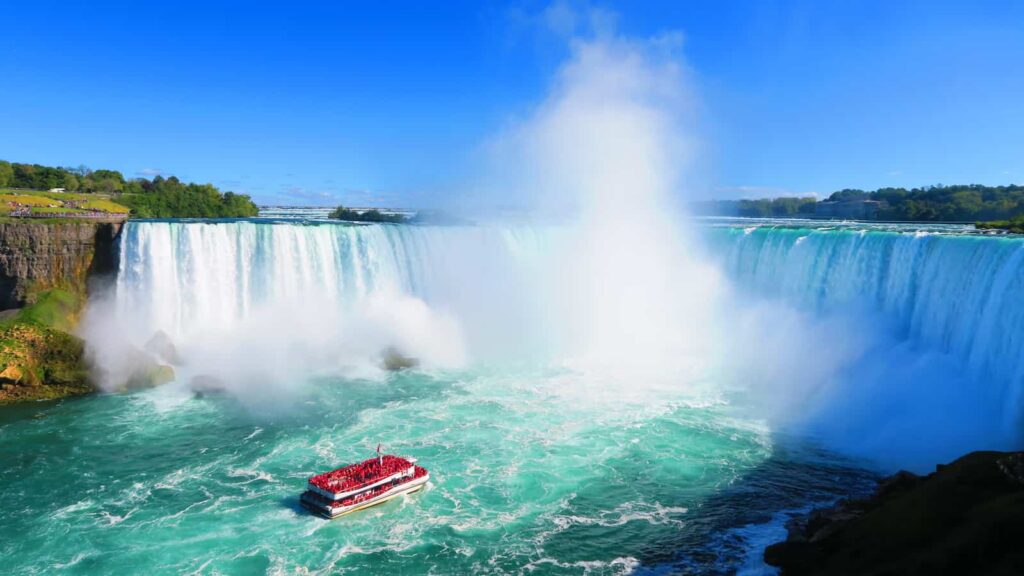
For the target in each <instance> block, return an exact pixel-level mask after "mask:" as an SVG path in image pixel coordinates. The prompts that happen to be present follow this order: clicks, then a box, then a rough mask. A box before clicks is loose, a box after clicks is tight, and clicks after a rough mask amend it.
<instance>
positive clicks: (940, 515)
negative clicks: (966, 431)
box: [764, 452, 1024, 576]
mask: <svg viewBox="0 0 1024 576" xmlns="http://www.w3.org/2000/svg"><path fill="white" fill-rule="evenodd" d="M1021 478H1024V452H1014V453H1005V452H973V453H971V454H968V455H966V456H964V457H962V458H960V459H958V460H956V461H954V462H952V463H950V464H948V465H945V466H939V467H937V469H936V471H935V472H934V473H932V474H929V475H928V476H923V477H922V476H917V475H915V474H911V473H910V472H899V473H897V474H895V475H893V476H890V477H888V478H886V479H884V480H882V481H881V482H879V485H878V488H877V490H876V491H875V494H874V495H872V496H871V497H869V498H864V499H851V500H844V501H841V502H839V503H837V504H836V505H835V506H832V507H830V508H824V509H817V510H814V511H812V512H811V513H810V514H808V515H806V516H804V517H801V518H796V519H794V520H792V521H791V522H790V523H789V524H787V529H788V537H787V538H786V540H785V541H784V542H779V543H776V544H772V545H771V546H769V547H768V548H767V549H766V550H765V552H764V560H765V562H766V563H768V564H770V565H772V566H776V567H778V568H780V569H781V573H782V574H783V575H784V576H786V575H805V574H806V575H818V574H821V575H824V574H920V575H924V574H1007V575H1009V574H1024V547H1021V546H1020V544H1019V543H1020V542H1021V541H1022V539H1024V482H1021Z"/></svg>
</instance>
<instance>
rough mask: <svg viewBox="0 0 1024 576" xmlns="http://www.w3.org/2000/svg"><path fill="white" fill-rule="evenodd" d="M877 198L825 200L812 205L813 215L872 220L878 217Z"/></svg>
mask: <svg viewBox="0 0 1024 576" xmlns="http://www.w3.org/2000/svg"><path fill="white" fill-rule="evenodd" d="M878 205H879V202H878V201H877V200H864V199H857V200H839V201H832V200H826V201H824V202H818V203H817V204H815V205H814V217H815V218H821V219H823V220H874V219H875V218H877V217H878Z"/></svg>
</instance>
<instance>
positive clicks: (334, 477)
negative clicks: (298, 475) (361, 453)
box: [309, 454, 413, 493]
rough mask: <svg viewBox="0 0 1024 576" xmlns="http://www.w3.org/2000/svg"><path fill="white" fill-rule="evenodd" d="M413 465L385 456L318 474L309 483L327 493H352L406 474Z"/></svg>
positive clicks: (395, 457) (407, 461)
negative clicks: (394, 476)
mask: <svg viewBox="0 0 1024 576" xmlns="http://www.w3.org/2000/svg"><path fill="white" fill-rule="evenodd" d="M412 465H413V463H412V462H411V461H410V460H407V459H405V458H402V457H400V456H392V455H391V454H384V455H382V456H380V458H379V459H378V458H377V457H374V458H369V459H367V460H363V461H362V462H359V463H357V464H349V465H347V466H342V467H341V468H338V469H335V470H331V471H330V472H324V473H323V474H317V475H316V476H313V477H312V478H310V479H309V483H310V484H312V485H313V486H316V487H317V488H320V489H322V490H326V491H327V492H333V493H340V492H351V491H353V490H358V489H360V488H363V487H366V486H370V485H372V484H374V483H376V482H379V481H381V480H383V479H385V478H388V477H390V476H393V475H395V474H398V473H399V472H404V471H406V470H408V469H409V468H410V467H411V466H412Z"/></svg>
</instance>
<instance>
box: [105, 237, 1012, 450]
mask: <svg viewBox="0 0 1024 576" xmlns="http://www.w3.org/2000/svg"><path fill="white" fill-rule="evenodd" d="M695 232H696V234H695V236H697V237H698V238H700V239H701V240H702V241H703V243H702V244H699V245H696V247H695V248H694V250H693V252H699V253H700V254H701V256H700V257H699V258H700V265H696V264H689V265H686V266H683V267H682V268H680V270H679V271H680V272H681V274H671V275H668V274H666V275H664V276H661V277H657V275H654V276H655V277H654V278H637V277H636V276H638V274H637V273H636V272H637V271H647V270H656V269H655V268H649V267H648V268H635V269H634V268H629V267H626V268H622V267H621V266H620V267H618V268H614V269H611V268H610V269H609V270H607V271H606V273H604V274H601V275H600V278H601V280H600V282H597V281H592V282H591V284H595V283H596V284H601V285H600V286H597V287H596V289H595V287H593V286H586V285H581V284H579V282H580V281H583V282H586V279H585V278H582V279H581V278H580V277H579V275H573V274H569V275H565V274H563V270H564V269H566V268H572V266H571V265H572V258H573V256H574V255H576V254H579V252H578V251H577V252H573V251H571V250H565V249H566V247H567V246H575V245H578V244H579V243H580V241H579V238H580V237H579V236H578V235H577V236H573V234H572V232H571V231H569V230H567V228H566V227H562V226H547V227H542V228H537V227H531V226H526V225H522V226H510V227H505V226H478V227H477V226H456V227H419V226H404V225H358V226H356V225H343V224H337V223H331V222H320V223H308V222H307V223H296V222H286V221H284V222H282V221H276V222H258V221H238V222H217V223H214V222H130V223H129V224H128V225H127V226H126V227H125V230H124V232H123V235H122V240H121V263H120V272H119V276H118V280H117V288H116V294H115V298H114V305H113V306H114V310H115V312H114V315H116V316H117V317H118V319H119V327H118V331H119V332H122V333H123V335H124V336H125V337H126V338H127V339H128V340H130V341H131V342H132V343H133V344H134V346H136V347H140V346H142V344H143V343H144V342H145V341H146V340H147V339H149V338H151V337H152V335H153V334H154V333H156V332H158V331H162V332H165V333H166V334H168V335H169V336H170V338H171V339H172V340H173V341H174V342H176V343H177V344H178V345H179V347H180V348H181V349H182V353H183V356H185V357H186V358H188V359H189V362H188V364H187V367H186V368H184V369H183V370H184V371H187V372H188V373H189V374H198V373H201V374H213V375H214V376H216V377H217V378H219V379H221V380H225V381H238V382H242V383H240V384H238V386H239V387H243V388H245V389H246V390H249V389H251V387H252V386H254V384H253V382H255V381H259V380H263V381H275V382H276V381H278V380H287V381H296V380H301V379H304V378H308V377H309V376H310V375H316V374H318V373H330V374H337V373H339V372H340V373H351V370H350V369H351V368H352V367H353V366H357V367H359V366H361V367H364V368H365V366H367V365H369V364H373V363H374V362H376V361H375V360H374V358H379V353H380V350H381V349H384V348H388V347H392V346H397V347H398V348H400V349H402V350H403V352H406V353H409V354H411V355H414V356H416V357H417V358H419V359H421V360H423V361H424V363H425V365H427V366H438V367H447V366H460V365H463V364H464V363H465V362H466V361H467V359H471V360H472V361H473V362H474V363H479V362H482V363H488V362H492V361H496V360H509V359H513V360H516V361H519V360H524V359H525V360H526V361H536V360H540V361H541V362H551V361H555V362H561V361H563V360H566V359H567V358H573V357H572V354H571V352H567V351H570V350H571V351H572V352H575V351H577V350H573V348H572V346H571V344H572V343H573V342H572V341H573V340H577V341H585V342H586V343H590V342H594V341H596V342H597V343H598V344H601V346H600V347H599V348H598V351H599V352H600V354H599V355H598V356H601V357H602V358H604V357H605V356H607V355H608V354H613V353H615V352H616V349H617V348H620V347H621V348H623V349H624V350H625V352H624V353H625V354H628V355H631V356H632V355H642V354H643V352H644V350H646V349H649V348H650V347H651V346H656V345H657V344H658V343H660V342H663V341H667V342H668V343H669V346H668V347H667V348H672V350H679V349H680V347H687V346H689V347H690V348H689V349H687V350H683V351H682V353H681V354H676V356H678V357H683V356H686V357H687V359H686V362H688V364H687V369H690V367H691V366H697V368H693V369H692V370H691V371H690V372H688V373H686V375H685V376H681V374H683V372H682V371H677V372H673V371H672V369H673V368H674V366H670V365H668V364H667V363H665V362H662V359H663V358H664V356H657V355H655V356H649V357H643V359H642V361H641V362H640V363H641V364H643V365H644V366H645V367H647V368H650V369H651V370H649V371H648V372H646V373H642V374H641V373H631V375H630V376H629V377H626V376H623V375H622V374H616V375H615V376H613V377H606V378H602V379H601V380H602V382H616V381H621V382H622V383H621V384H620V386H621V387H622V389H621V390H620V389H618V388H616V389H614V393H616V394H618V393H620V392H622V393H627V392H629V391H631V390H634V389H639V388H641V387H642V382H643V380H644V379H645V378H648V377H649V376H650V375H651V374H654V375H655V376H659V375H668V379H669V380H671V381H672V382H677V383H679V384H678V385H680V386H684V387H685V386H687V385H689V383H691V382H697V381H698V380H700V381H701V382H715V381H717V382H720V383H722V384H725V385H727V386H731V385H732V384H734V383H737V382H738V383H740V384H741V385H743V386H747V387H749V388H750V389H751V393H750V395H751V397H755V396H757V395H758V394H760V395H761V397H763V398H767V399H768V401H769V403H771V402H776V400H777V399H785V400H786V401H787V402H788V404H786V405H785V406H782V407H781V408H779V407H772V409H767V408H766V409H765V414H769V415H768V416H766V417H767V418H769V419H772V418H774V417H775V412H778V413H782V412H788V413H790V414H792V413H797V414H798V415H800V416H801V417H805V416H806V418H807V419H808V420H813V421H814V422H815V423H816V426H817V427H818V429H819V431H820V433H821V435H823V436H825V437H828V438H832V439H833V443H834V444H836V445H838V446H841V447H844V448H846V447H848V446H850V445H854V447H853V448H851V449H850V451H853V452H856V451H857V450H858V448H860V447H865V446H866V447H867V448H865V449H866V450H875V451H879V450H882V449H883V448H884V447H885V446H897V445H900V447H896V448H893V449H894V450H896V451H897V452H899V457H900V458H901V460H900V461H906V459H905V455H906V454H907V453H920V454H927V457H928V458H933V460H931V461H934V459H941V457H944V456H947V455H948V456H950V457H952V456H955V455H956V453H955V452H953V451H954V450H961V449H962V450H966V449H971V448H974V447H1005V446H1007V445H1013V444H1018V443H1019V442H1017V440H1018V439H1019V430H1020V429H1021V414H1022V412H1024V410H1022V398H1021V390H1022V388H1024V301H1022V300H1021V298H1020V297H1019V295H1020V294H1022V293H1024V240H1020V239H1017V238H1011V237H992V236H979V235H971V234H963V233H925V232H921V231H917V232H914V231H892V230H889V231H887V230H859V231H858V230H849V229H841V228H840V229H826V228H821V227H818V228H816V227H812V226H804V227H800V226H791V227H786V226H751V227H746V228H742V227H738V226H727V227H715V226H703V227H698V230H696V231H695ZM610 240H612V239H609V240H606V241H604V243H603V244H601V249H599V250H596V251H595V250H589V251H587V254H588V258H589V259H588V260H587V263H588V267H587V268H586V270H588V271H590V272H593V269H594V267H595V266H596V267H600V266H601V262H602V261H601V252H602V251H603V250H606V249H609V245H608V242H609V241H610ZM613 240H614V241H616V242H623V241H624V240H623V238H622V237H620V236H616V237H615V238H614V239H613ZM625 243H626V244H628V246H623V247H622V249H621V250H618V251H617V252H616V254H619V257H620V258H621V257H622V256H623V255H629V254H632V253H633V252H636V251H637V250H639V249H642V248H650V245H649V244H644V243H629V242H625ZM553 255H557V256H553ZM636 256H637V257H640V256H642V255H640V254H637V255H636ZM628 257H629V258H633V256H628ZM695 262H696V260H695ZM705 264H707V266H705ZM608 265H609V266H611V265H612V263H609V264H608ZM622 270H625V271H626V273H622V272H621V271H622ZM709 270H710V272H709ZM701 276H710V277H718V276H722V277H724V278H725V281H724V282H725V283H724V284H722V285H721V286H719V285H718V284H716V283H715V282H705V284H707V285H708V286H714V287H715V288H714V290H712V291H708V290H695V289H694V288H693V286H683V285H680V286H679V289H678V290H675V291H673V290H665V288H664V286H660V284H664V283H666V282H676V281H679V280H682V281H683V282H684V283H690V284H700V283H701V282H700V281H699V280H700V277H701ZM574 282H576V284H574ZM614 282H622V283H623V285H622V286H620V287H614V286H612V287H607V286H606V285H607V284H608V283H614ZM645 283H647V284H659V286H653V287H652V288H651V289H649V288H648V287H646V286H645V285H644V284H645ZM580 290H587V293H586V298H583V297H579V298H576V300H577V301H575V302H574V301H573V298H574V294H580ZM666 294H667V295H669V296H670V297H674V298H677V299H678V300H680V301H690V302H689V304H688V305H687V306H684V307H679V308H673V307H672V306H666V305H665V304H664V303H662V302H661V300H659V299H658V298H659V297H661V296H662V295H666ZM552 295H554V296H552ZM652 295H653V297H654V298H653V299H654V301H653V302H641V304H644V305H643V306H634V305H632V304H635V303H627V304H630V305H628V306H627V305H624V304H622V303H619V302H615V301H612V300H615V299H616V298H624V297H629V298H635V299H639V300H644V299H645V298H646V299H647V300H651V299H652V298H650V296H652ZM673 295H674V296H673ZM705 296H707V298H705ZM601 297H603V298H604V301H602V300H601ZM581 302H582V303H583V304H584V305H583V306H580V305H579V304H580V303H581ZM605 309H612V310H611V314H610V316H608V317H606V318H604V319H600V320H597V321H595V320H594V318H595V315H599V314H603V313H605V311H606V310H605ZM616 309H617V310H616ZM702 309H705V310H702ZM624 310H625V311H628V312H629V313H628V314H622V312H623V311H624ZM648 311H655V312H656V313H659V314H661V313H664V315H665V316H666V318H662V319H661V322H660V323H659V322H654V323H653V324H652V323H651V322H650V319H648V318H645V317H642V318H641V319H640V321H635V320H636V319H635V318H634V316H636V315H640V316H643V314H644V313H646V312H648ZM837 319H838V320H837ZM680 320H681V321H680ZM676 325H678V326H680V328H679V332H680V333H683V332H685V333H686V336H684V337H681V338H679V337H677V336H675V335H673V334H672V332H671V331H670V330H666V326H676ZM594 326H600V327H601V330H604V331H607V330H618V329H617V328H616V327H619V326H621V327H622V329H621V330H619V331H621V332H622V334H619V335H615V336H614V338H615V339H608V338H605V337H602V338H597V339H595V338H594V337H593V336H594V335H593V334H592V333H591V332H593V330H592V329H591V328H592V327H594ZM644 330H647V333H644V332H643V331H644ZM108 332H109V331H108ZM673 338H674V339H673ZM567 340H568V341H570V342H569V344H570V345H569V346H567V345H566V341H567ZM851 341H852V344H851ZM609 342H610V343H611V344H612V346H608V345H606V344H608V343H609ZM637 343H639V345H636V344H637ZM694 343H696V344H694ZM631 345H632V347H630V346H631ZM672 350H668V351H669V352H671V351H672ZM694 358H696V359H697V361H696V362H694V361H693V360H694ZM614 360H615V361H618V359H614ZM565 364H566V365H569V366H572V367H574V369H575V367H576V364H573V363H572V362H571V361H569V362H566V363H565ZM680 364H683V362H681V363H680ZM611 366H612V367H613V368H614V362H613V364H612V365H611ZM282 367H285V368H282ZM601 369H604V368H603V367H602V368H601ZM346 371H348V372H346ZM702 371H703V372H702ZM362 373H364V372H359V371H356V374H362ZM590 373H593V370H591V371H590ZM663 380H664V379H663ZM603 385H604V384H603ZM608 385H615V384H608ZM758 389H760V390H758ZM606 392H608V391H606ZM776 408H777V409H776ZM773 410H774V412H773ZM804 413H806V414H804ZM878 430H881V431H882V432H881V433H879V434H878V435H877V436H876V437H874V438H873V439H872V440H869V437H870V436H871V435H872V433H874V432H875V431H878ZM914 433H921V434H927V435H929V436H930V437H931V439H932V440H934V441H933V442H931V444H933V445H934V446H937V447H944V448H945V449H946V450H947V451H948V452H949V454H946V453H945V452H943V453H940V454H935V453H926V452H924V451H922V450H923V449H922V445H923V444H927V443H928V442H929V441H925V440H922V439H920V438H918V439H915V438H914ZM900 443H902V444H900Z"/></svg>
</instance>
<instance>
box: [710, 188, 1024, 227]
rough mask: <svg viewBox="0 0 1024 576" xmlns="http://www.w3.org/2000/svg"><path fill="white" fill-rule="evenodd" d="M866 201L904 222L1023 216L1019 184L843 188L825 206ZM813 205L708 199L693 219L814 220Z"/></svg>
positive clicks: (881, 215) (884, 216) (880, 214)
mask: <svg viewBox="0 0 1024 576" xmlns="http://www.w3.org/2000/svg"><path fill="white" fill-rule="evenodd" d="M863 200H869V201H874V202H878V211H877V215H876V218H877V219H879V220H901V221H909V222H975V221H990V220H1012V219H1014V218H1016V217H1018V216H1021V215H1024V186H1019V185H1016V184H1010V185H1007V186H982V185H981V184H956V185H951V186H944V185H942V184H937V185H935V186H924V187H920V188H910V189H907V188H891V187H889V188H879V189H877V190H872V191H866V190H859V189H856V188H846V189H843V190H839V191H837V192H833V193H832V194H831V195H829V197H828V199H827V200H825V201H828V202H852V201H863ZM817 205H818V201H816V200H815V199H814V198H813V197H803V198H796V197H781V198H763V199H759V200H710V201H705V202H695V203H694V204H693V206H692V207H693V211H694V212H695V213H696V214H698V215H715V216H747V217H753V218H771V217H775V218H785V217H813V216H814V213H815V208H816V206H817Z"/></svg>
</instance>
